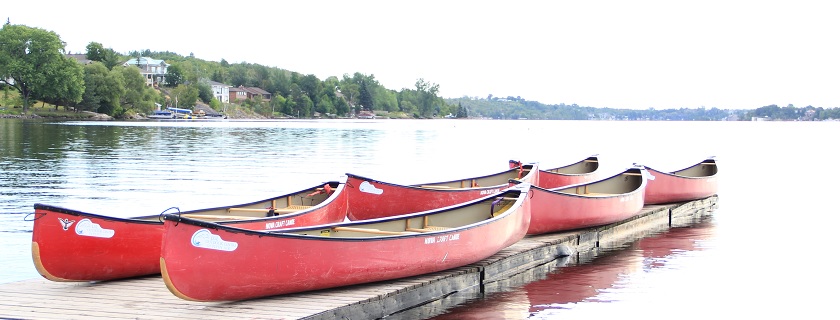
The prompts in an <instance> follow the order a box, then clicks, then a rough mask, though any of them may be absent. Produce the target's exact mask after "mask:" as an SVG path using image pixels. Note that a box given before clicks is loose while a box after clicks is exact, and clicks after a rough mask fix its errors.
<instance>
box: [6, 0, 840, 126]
mask: <svg viewBox="0 0 840 320" xmlns="http://www.w3.org/2000/svg"><path fill="white" fill-rule="evenodd" d="M838 7H840V4H836V3H834V2H833V1H811V0H805V1H802V0H798V1H735V0H731V1H718V0H706V1H452V0H450V1H438V0H425V1H368V0H356V1H328V0H314V1H313V0H307V1H247V0H240V1H215V0H213V1H206V0H205V1H158V0H146V1H84V0H82V1H43V0H27V1H6V2H4V4H3V5H2V7H0V17H2V18H8V19H9V20H10V21H11V23H13V24H23V25H27V26H30V27H38V28H42V29H46V30H51V31H55V32H56V33H57V34H58V35H59V36H61V38H62V40H63V41H65V42H66V43H67V47H66V49H67V50H68V51H72V52H79V53H83V52H84V51H85V46H87V44H88V43H90V42H92V41H95V42H99V43H102V44H103V45H104V46H105V47H110V48H112V49H114V50H116V51H117V52H120V53H124V54H125V53H127V52H129V51H132V50H144V49H150V50H152V51H172V52H176V53H178V54H181V55H189V54H190V53H191V52H192V53H194V54H195V56H196V57H197V58H200V59H204V60H212V61H219V60H221V59H225V60H227V61H228V62H231V63H236V62H243V61H244V62H249V63H257V64H262V65H266V66H272V67H279V68H284V69H288V70H291V71H296V72H299V73H302V74H314V75H316V76H317V77H318V78H320V79H322V80H323V79H325V78H326V77H328V76H337V77H339V78H340V77H341V76H342V75H343V74H345V73H349V74H352V73H354V72H361V73H364V74H372V75H374V76H375V78H376V79H377V80H379V82H380V83H382V84H383V85H384V86H385V87H386V88H389V89H394V90H399V89H401V88H406V87H407V88H413V87H414V82H415V81H416V80H417V79H418V78H423V79H425V80H426V81H429V82H432V83H436V84H439V85H440V94H441V95H442V96H443V97H447V98H454V97H461V96H465V95H466V96H478V97H487V95H488V94H492V95H494V96H501V97H505V96H521V97H522V98H524V99H527V100H535V101H539V102H542V103H547V104H556V103H566V104H572V103H576V104H578V105H582V106H593V107H610V108H633V109H646V108H649V107H653V108H656V109H664V108H681V107H686V108H697V107H701V106H705V107H706V108H712V107H717V108H723V109H754V108H758V107H762V106H765V105H769V104H777V105H780V106H787V105H788V104H793V105H794V106H796V107H805V106H807V105H813V106H815V107H824V108H834V107H840V43H838V39H840V37H839V36H838V35H839V34H838V31H840V19H838V18H837V14H838V12H840V10H838V9H837V8H838Z"/></svg>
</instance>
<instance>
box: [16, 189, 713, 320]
mask: <svg viewBox="0 0 840 320" xmlns="http://www.w3.org/2000/svg"><path fill="white" fill-rule="evenodd" d="M717 202H718V198H717V196H712V197H709V198H706V199H703V200H697V201H690V202H686V203H680V204H671V205H656V206H645V208H644V209H643V210H642V212H641V213H640V214H639V215H637V216H635V217H633V218H631V219H628V220H625V221H622V222H619V223H615V224H611V225H607V226H601V227H596V228H589V229H584V230H577V231H574V232H564V233H555V234H547V235H539V236H528V237H526V238H525V239H523V240H522V241H519V242H518V243H516V244H514V245H512V246H510V247H508V248H506V249H504V250H502V251H501V252H499V253H497V254H496V255H493V256H492V257H489V258H487V259H485V260H482V261H480V262H478V263H475V264H471V265H468V266H465V267H461V268H456V269H450V270H446V271H441V272H437V273H432V274H427V275H422V276H417V277H411V278H404V279H398V280H393V281H384V282H378V283H371V284H363V285H354V286H348V287H342V288H336V289H328V290H319V291H312V292H305V293H297V294H287V295H281V296H274V297H268V298H262V299H255V300H248V301H237V302H193V301H186V300H182V299H180V298H177V297H175V296H174V295H172V293H170V292H169V290H168V289H166V286H165V285H164V284H163V281H162V279H161V277H160V276H149V277H142V278H135V279H126V280H117V281H106V282H76V283H74V282H51V281H49V280H46V279H43V278H38V279H31V280H25V281H18V282H12V283H6V284H0V296H2V297H3V298H2V299H0V318H3V319H6V318H12V319H105V318H107V319H172V318H178V319H201V320H210V319H230V318H249V319H370V318H374V319H375V318H381V317H385V316H389V315H395V314H396V315H395V316H394V318H422V317H426V316H433V315H435V314H436V312H439V310H441V309H443V308H444V307H443V306H441V305H440V304H441V302H442V301H445V300H447V299H444V298H446V297H448V296H449V295H452V294H453V293H461V292H478V293H481V292H484V291H485V290H490V289H491V288H492V287H498V286H504V285H505V283H507V282H509V281H514V280H512V279H517V276H518V275H523V274H527V273H529V272H534V271H535V270H538V269H540V268H547V267H552V266H555V265H558V263H559V262H558V261H561V260H559V259H562V261H563V263H565V261H569V260H577V259H579V258H580V257H581V256H586V255H589V256H591V255H593V252H594V254H597V251H598V250H595V249H609V248H616V247H621V246H622V245H624V244H626V243H628V242H632V241H635V240H637V239H640V238H642V237H644V236H646V235H650V234H653V233H657V232H661V231H664V230H667V229H668V228H671V227H677V226H686V225H690V224H692V223H694V222H697V221H699V219H700V218H702V217H703V216H707V215H709V214H711V213H712V211H713V210H714V209H715V208H717ZM559 265H563V264H562V263H561V264H559ZM526 278H527V277H526ZM456 303H457V301H456ZM418 306H422V307H419V308H417V307H418ZM409 309H410V310H409ZM406 310H407V311H406ZM401 311H404V312H402V313H400V312H401ZM400 315H401V316H400Z"/></svg>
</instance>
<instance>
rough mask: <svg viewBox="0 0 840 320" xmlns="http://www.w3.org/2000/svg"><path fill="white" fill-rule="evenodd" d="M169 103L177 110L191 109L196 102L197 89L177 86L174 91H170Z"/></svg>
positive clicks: (181, 85)
mask: <svg viewBox="0 0 840 320" xmlns="http://www.w3.org/2000/svg"><path fill="white" fill-rule="evenodd" d="M170 94H171V99H172V100H171V101H170V102H171V103H172V104H173V105H174V106H175V107H177V108H190V109H191V108H192V107H193V106H194V105H195V101H196V100H198V88H196V87H194V86H188V85H183V84H179V85H178V86H177V87H175V89H172V92H171V93H170Z"/></svg>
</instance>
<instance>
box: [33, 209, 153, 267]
mask: <svg viewBox="0 0 840 320" xmlns="http://www.w3.org/2000/svg"><path fill="white" fill-rule="evenodd" d="M35 215H36V217H37V219H36V220H35V225H34V227H33V231H32V260H33V262H34V263H35V268H36V269H37V270H38V273H40V274H41V275H42V276H43V277H44V278H47V279H49V280H53V281H99V280H113V279H119V278H129V277H136V276H142V275H148V274H155V273H159V272H160V266H156V265H155V264H154V263H153V262H154V260H155V257H156V256H158V255H159V254H160V239H161V238H162V236H163V223H161V222H152V221H135V220H131V219H110V218H107V217H99V216H94V215H85V214H74V212H71V211H63V212H62V211H61V210H55V209H47V208H37V209H36V210H35Z"/></svg>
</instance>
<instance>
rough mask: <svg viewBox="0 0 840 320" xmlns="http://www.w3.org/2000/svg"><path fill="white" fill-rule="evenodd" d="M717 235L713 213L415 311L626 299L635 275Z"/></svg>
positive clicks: (496, 312)
mask: <svg viewBox="0 0 840 320" xmlns="http://www.w3.org/2000/svg"><path fill="white" fill-rule="evenodd" d="M713 234H714V224H713V223H712V218H711V217H707V218H704V219H703V220H702V221H700V222H699V223H697V224H694V225H691V226H687V227H681V228H673V229H669V230H667V231H665V232H663V233H658V234H653V235H649V236H647V237H645V238H643V239H640V240H638V241H635V242H632V243H630V244H628V245H627V247H625V248H620V249H615V250H609V251H601V252H598V251H597V250H593V251H590V252H585V253H581V254H580V255H579V256H578V255H575V256H573V257H565V258H563V259H559V260H555V261H552V262H551V263H548V264H545V265H541V266H539V267H537V268H534V269H531V270H528V271H526V272H524V273H522V274H519V275H516V276H514V277H511V278H510V279H507V280H505V281H503V282H502V283H498V284H496V283H493V284H489V285H487V286H485V288H484V289H485V290H484V294H481V293H477V292H476V293H467V294H462V295H461V297H459V298H456V299H452V298H447V299H449V301H441V302H437V303H433V304H430V306H424V307H421V308H417V309H418V310H422V311H424V312H425V313H420V311H417V310H415V311H409V314H410V315H411V316H415V315H423V316H425V317H426V318H429V319H435V320H443V319H524V318H535V319H556V318H562V316H563V315H564V311H568V310H571V309H574V308H577V307H580V306H581V305H583V304H598V303H605V302H615V301H617V300H620V299H624V297H623V294H622V293H619V292H620V290H621V288H622V287H626V286H627V283H628V282H631V281H632V279H631V278H633V277H640V276H641V277H644V274H647V273H651V272H656V269H658V268H668V267H669V263H672V262H673V261H674V260H679V257H680V255H683V254H685V253H686V252H690V251H698V250H703V248H704V247H703V241H704V239H708V238H709V237H711V236H712V235H713ZM634 290H644V288H641V289H640V288H634ZM463 296H468V298H464V297H463ZM447 303H448V304H447ZM411 312H414V313H413V314H412V313H411ZM401 318H408V317H405V315H401ZM415 318H416V317H415Z"/></svg>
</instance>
